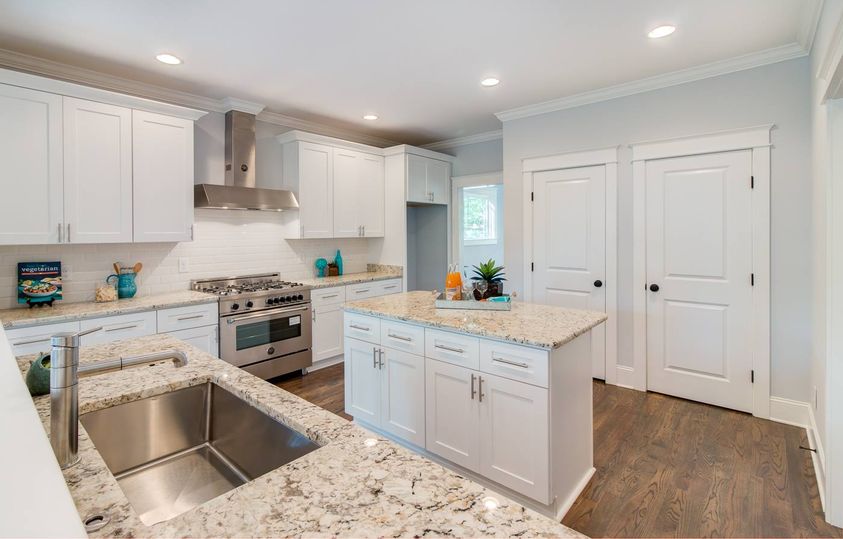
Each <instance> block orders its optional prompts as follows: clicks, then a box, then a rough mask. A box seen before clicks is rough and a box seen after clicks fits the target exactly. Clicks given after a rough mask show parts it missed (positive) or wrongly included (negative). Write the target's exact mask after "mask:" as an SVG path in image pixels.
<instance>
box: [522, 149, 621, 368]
mask: <svg viewBox="0 0 843 539" xmlns="http://www.w3.org/2000/svg"><path fill="white" fill-rule="evenodd" d="M533 192H534V202H533V263H534V264H535V270H534V273H533V301H535V302H536V303H546V304H548V305H556V306H559V307H566V308H569V309H586V310H592V311H604V312H605V311H606V286H605V284H606V283H605V272H606V167H605V166H603V165H601V166H596V167H583V168H569V169H563V170H551V171H547V172H538V173H536V174H534V175H533ZM591 338H592V343H591V355H592V375H593V376H594V377H595V378H601V379H604V378H605V377H606V325H605V324H600V325H599V326H597V327H596V328H594V329H593V330H592V331H591Z"/></svg>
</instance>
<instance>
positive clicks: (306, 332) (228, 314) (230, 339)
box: [191, 273, 313, 379]
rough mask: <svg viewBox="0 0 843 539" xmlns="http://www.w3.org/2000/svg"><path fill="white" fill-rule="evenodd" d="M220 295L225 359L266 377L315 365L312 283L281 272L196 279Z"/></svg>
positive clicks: (204, 289)
mask: <svg viewBox="0 0 843 539" xmlns="http://www.w3.org/2000/svg"><path fill="white" fill-rule="evenodd" d="M191 288H192V289H193V290H198V291H200V292H207V293H210V294H216V295H218V296H220V303H219V309H220V358H221V359H223V360H225V361H227V362H229V363H231V364H233V365H236V366H238V367H241V368H243V369H244V370H246V371H248V372H250V373H252V374H254V375H255V376H260V377H261V378H263V379H268V378H273V377H275V376H280V375H282V374H286V373H288V372H293V371H295V370H297V369H301V370H302V373H306V372H307V368H308V367H310V366H311V365H312V363H313V360H312V352H311V332H312V326H311V324H312V318H311V316H312V313H311V306H310V287H309V286H306V285H303V284H301V283H293V282H289V281H282V280H281V277H280V274H278V273H264V274H260V275H245V276H242V277H229V278H220V279H199V280H195V281H191Z"/></svg>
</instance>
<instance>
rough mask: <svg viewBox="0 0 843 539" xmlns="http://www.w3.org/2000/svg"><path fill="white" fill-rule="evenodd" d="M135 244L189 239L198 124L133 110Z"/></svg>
mask: <svg viewBox="0 0 843 539" xmlns="http://www.w3.org/2000/svg"><path fill="white" fill-rule="evenodd" d="M132 137H133V140H132V150H133V152H132V153H133V156H132V160H133V167H132V169H133V173H134V174H133V175H134V178H133V194H134V241H135V242H153V241H158V242H177V241H189V240H190V239H191V235H192V234H191V229H192V227H193V122H192V121H190V120H183V119H181V118H173V117H170V116H164V115H162V114H153V113H151V112H143V111H138V110H135V111H132Z"/></svg>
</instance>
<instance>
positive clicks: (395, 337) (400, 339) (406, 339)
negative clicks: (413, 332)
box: [386, 333, 413, 342]
mask: <svg viewBox="0 0 843 539" xmlns="http://www.w3.org/2000/svg"><path fill="white" fill-rule="evenodd" d="M386 336H387V337H389V338H391V339H398V340H399V341H404V342H413V339H412V338H410V337H402V336H401V335H396V334H394V333H387V334H386Z"/></svg>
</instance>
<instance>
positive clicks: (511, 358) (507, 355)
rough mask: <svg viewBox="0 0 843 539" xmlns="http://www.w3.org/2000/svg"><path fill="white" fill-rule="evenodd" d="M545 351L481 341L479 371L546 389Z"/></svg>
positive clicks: (546, 359) (546, 361) (546, 354)
mask: <svg viewBox="0 0 843 539" xmlns="http://www.w3.org/2000/svg"><path fill="white" fill-rule="evenodd" d="M549 359H550V358H549V355H548V352H547V350H540V349H537V348H530V347H527V346H519V345H517V344H509V343H502V342H498V341H490V340H486V339H482V340H481V341H480V370H481V371H482V372H486V373H489V374H495V375H498V376H500V377H502V378H509V379H510V380H517V381H519V382H526V383H528V384H532V385H534V386H539V387H547V378H548V362H549Z"/></svg>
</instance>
